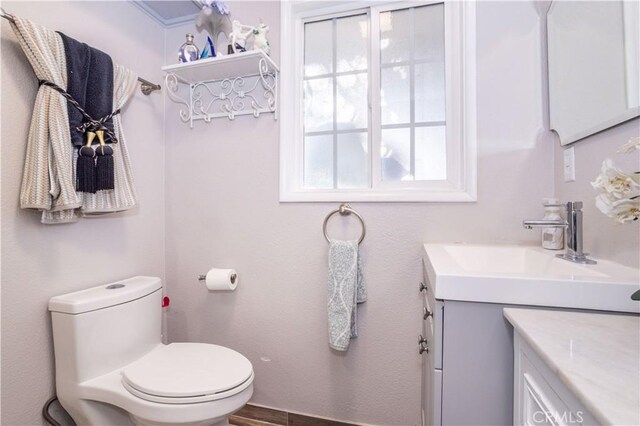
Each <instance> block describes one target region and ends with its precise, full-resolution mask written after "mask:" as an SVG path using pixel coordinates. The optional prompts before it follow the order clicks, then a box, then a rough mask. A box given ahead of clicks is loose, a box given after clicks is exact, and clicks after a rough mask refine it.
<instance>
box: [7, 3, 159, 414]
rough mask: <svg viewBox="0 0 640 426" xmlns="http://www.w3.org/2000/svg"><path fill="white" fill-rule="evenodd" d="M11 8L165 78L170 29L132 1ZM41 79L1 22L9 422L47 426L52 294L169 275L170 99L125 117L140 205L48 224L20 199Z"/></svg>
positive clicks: (139, 103)
mask: <svg viewBox="0 0 640 426" xmlns="http://www.w3.org/2000/svg"><path fill="white" fill-rule="evenodd" d="M2 7H3V8H5V9H6V10H7V11H9V12H12V13H16V14H18V15H20V16H22V17H25V18H29V19H32V20H33V21H35V22H38V23H40V24H42V25H44V26H47V27H49V28H52V29H57V30H60V31H63V32H64V33H66V34H68V35H70V36H71V37H75V38H78V39H80V40H83V41H85V42H87V43H89V44H91V45H93V46H96V47H98V48H100V49H102V50H104V51H106V52H108V53H110V54H111V55H112V57H113V58H114V60H115V61H117V62H119V63H121V64H123V65H125V66H127V67H130V68H131V69H133V70H135V71H136V72H138V73H139V74H140V75H141V76H143V77H146V78H147V79H151V80H154V81H159V80H160V79H161V72H160V70H159V68H160V66H161V64H162V62H163V60H162V54H161V52H162V49H163V30H162V28H161V27H160V26H159V25H158V24H156V23H154V22H153V21H152V20H151V19H150V18H148V17H147V16H146V15H144V14H143V13H142V12H140V11H139V10H138V9H137V8H136V7H135V6H133V5H131V4H129V3H128V2H73V3H72V2H60V3H54V2H42V3H39V2H38V3H37V2H6V1H3V2H2ZM36 89H37V80H36V77H35V75H34V74H33V71H32V70H31V67H30V65H29V64H28V63H27V60H26V58H25V56H24V54H23V53H22V50H21V49H20V47H19V46H18V45H17V42H16V38H15V36H14V34H13V31H12V30H11V28H10V27H9V25H8V24H7V23H6V22H5V21H4V20H2V258H1V259H2V418H1V423H2V424H3V425H36V424H43V420H42V417H41V414H40V410H41V408H42V405H43V404H44V402H45V401H46V400H47V399H48V398H49V397H50V396H52V395H53V394H54V370H53V348H52V342H51V324H50V320H49V313H48V312H47V301H48V300H49V298H50V297H51V296H55V295H58V294H63V293H66V292H70V291H75V290H80V289H83V288H86V287H90V286H93V285H98V284H101V283H105V282H109V281H112V280H118V279H121V278H124V277H128V276H132V275H139V274H147V275H157V276H160V277H163V276H164V241H165V239H164V190H163V185H164V171H163V170H164V138H163V128H162V126H163V124H162V122H163V113H164V111H163V104H164V102H163V98H162V95H160V94H155V95H153V96H150V97H146V96H144V95H142V94H141V93H140V92H139V90H137V91H136V94H135V96H134V97H133V98H132V99H131V101H130V102H129V104H128V106H127V107H126V108H125V109H124V111H123V118H122V120H123V127H124V129H125V132H126V135H127V141H128V143H129V145H128V146H129V149H130V154H131V157H132V162H133V171H134V175H135V180H136V184H137V189H138V193H139V198H140V200H139V201H140V207H139V208H137V209H135V210H133V211H130V212H127V213H123V214H118V215H112V216H109V217H105V218H97V219H85V220H81V221H80V223H75V224H67V225H55V226H48V225H42V224H40V214H39V212H35V211H25V210H20V208H19V204H18V194H19V188H20V182H21V179H22V165H23V162H24V153H25V145H26V139H27V133H28V129H29V123H30V120H31V110H32V106H33V101H34V99H35V94H36Z"/></svg>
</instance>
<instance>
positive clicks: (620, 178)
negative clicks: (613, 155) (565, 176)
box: [591, 158, 640, 199]
mask: <svg viewBox="0 0 640 426" xmlns="http://www.w3.org/2000/svg"><path fill="white" fill-rule="evenodd" d="M638 179H639V176H634V175H632V174H628V173H625V172H623V171H622V170H620V169H619V168H617V167H615V166H614V165H613V161H611V160H610V159H609V158H607V159H606V160H604V161H603V162H602V169H601V170H600V174H599V175H598V177H597V178H596V180H595V181H594V182H591V186H593V188H594V189H599V190H601V191H606V192H607V193H608V194H610V195H612V196H613V197H615V198H618V199H620V198H623V197H626V196H628V195H629V194H630V193H631V192H632V191H637V190H639V189H640V184H639V183H638Z"/></svg>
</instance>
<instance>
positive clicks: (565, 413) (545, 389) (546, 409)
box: [513, 332, 599, 425]
mask: <svg viewBox="0 0 640 426" xmlns="http://www.w3.org/2000/svg"><path fill="white" fill-rule="evenodd" d="M513 345H514V346H513V348H514V397H513V404H514V405H513V424H515V425H563V424H574V425H597V424H599V422H597V421H596V420H595V419H594V418H593V416H592V415H591V414H590V413H589V411H588V410H587V408H586V407H585V406H584V405H583V404H582V403H580V401H578V399H577V398H576V397H575V396H574V395H573V394H572V393H571V391H570V390H569V389H568V388H567V387H566V386H565V385H564V384H562V382H561V381H560V379H559V378H558V377H557V375H556V374H554V373H553V371H552V370H551V369H550V368H549V367H548V366H547V365H546V363H545V362H544V361H543V360H542V358H541V357H540V356H539V355H538V354H537V353H536V352H535V351H534V350H533V349H532V348H531V346H530V345H529V344H528V343H527V342H526V341H524V339H523V338H522V336H521V335H520V334H519V333H517V332H516V334H515V336H514V342H513Z"/></svg>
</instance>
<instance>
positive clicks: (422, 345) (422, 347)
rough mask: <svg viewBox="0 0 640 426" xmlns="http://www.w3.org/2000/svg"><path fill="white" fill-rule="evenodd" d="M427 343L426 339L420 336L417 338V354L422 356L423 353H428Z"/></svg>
mask: <svg viewBox="0 0 640 426" xmlns="http://www.w3.org/2000/svg"><path fill="white" fill-rule="evenodd" d="M428 344H429V342H427V339H425V338H424V337H422V334H421V335H420V336H418V353H419V354H423V353H424V352H426V353H429V347H428V346H427V345H428Z"/></svg>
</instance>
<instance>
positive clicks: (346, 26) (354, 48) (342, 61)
mask: <svg viewBox="0 0 640 426" xmlns="http://www.w3.org/2000/svg"><path fill="white" fill-rule="evenodd" d="M368 19H369V18H368V16H367V15H357V16H349V17H346V18H338V19H336V41H337V43H336V63H337V64H336V65H337V66H336V68H337V72H343V71H356V70H366V69H367V68H368V67H367V58H368V54H367V43H368V39H369V28H368Z"/></svg>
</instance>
